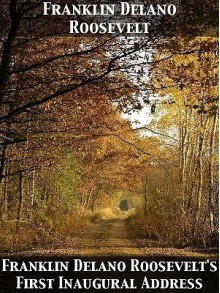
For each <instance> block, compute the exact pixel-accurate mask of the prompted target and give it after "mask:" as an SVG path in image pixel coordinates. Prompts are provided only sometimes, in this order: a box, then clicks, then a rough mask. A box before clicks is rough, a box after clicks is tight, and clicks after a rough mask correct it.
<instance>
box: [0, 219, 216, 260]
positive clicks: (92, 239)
mask: <svg viewBox="0 0 220 293" xmlns="http://www.w3.org/2000/svg"><path fill="white" fill-rule="evenodd" d="M1 255H2V256H13V255H14V256H22V257H23V256H27V257H32V256H66V257H67V256H85V257H94V256H97V257H99V256H101V257H103V256H107V257H108V256H109V257H111V256H116V257H117V256H120V257H126V256H127V257H129V256H137V257H144V256H145V257H146V256H147V257H152V256H157V257H162V256H163V257H164V256H165V257H171V256H172V257H191V258H201V259H203V258H217V254H216V253H211V252H209V253H207V252H206V253H204V252H203V251H198V250H189V249H177V248H172V247H161V246H160V245H159V243H157V242H155V241H154V243H153V244H152V241H150V240H149V241H147V242H146V241H145V240H143V239H131V238H130V235H129V231H128V225H127V221H126V215H124V216H123V215H121V216H118V217H113V218H109V219H98V220H97V221H96V222H95V223H92V224H91V225H90V226H89V228H88V227H87V228H86V230H85V231H81V233H79V235H77V237H74V238H70V239H69V240H68V241H65V242H56V243H54V244H51V245H50V246H49V245H47V246H44V247H38V248H33V249H31V250H28V251H21V252H14V253H2V254H1Z"/></svg>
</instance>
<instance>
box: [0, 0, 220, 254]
mask: <svg viewBox="0 0 220 293" xmlns="http://www.w3.org/2000/svg"><path fill="white" fill-rule="evenodd" d="M60 2H61V3H62V1H60ZM67 2H68V1H65V3H67ZM98 2H99V1H98ZM143 2H145V1H143ZM146 2H147V1H146ZM174 2H177V4H178V5H179V7H181V11H180V10H178V11H179V13H177V15H176V17H175V18H174V19H172V22H170V21H169V15H168V16H163V17H162V19H161V20H160V21H158V22H157V25H155V27H153V29H151V31H150V33H149V34H148V35H147V36H146V35H139V36H138V37H137V36H133V35H131V36H129V35H110V34H108V35H106V34H105V35H101V36H100V35H93V36H92V37H91V36H90V35H85V36H77V37H75V36H73V35H69V34H65V33H64V32H65V30H68V22H65V21H63V22H62V21H61V20H62V19H64V20H65V17H64V16H61V17H62V18H59V16H57V17H58V18H56V17H54V18H51V17H50V16H49V15H48V16H43V13H42V11H43V10H42V9H43V8H42V7H43V5H42V3H43V1H39V0H34V1H29V0H20V1H17V0H14V1H13V0H11V1H5V0H3V1H0V7H1V8H0V26H1V28H2V29H1V32H0V35H1V42H0V52H1V54H0V249H1V250H2V251H11V250H19V249H26V248H28V247H34V246H37V245H43V244H46V243H53V242H56V241H58V240H62V241H65V239H68V238H74V237H76V236H77V235H78V233H79V232H80V231H82V230H84V231H88V230H89V229H90V227H91V225H92V223H93V222H94V221H97V219H99V218H100V217H101V214H102V211H103V210H106V209H108V210H110V211H113V212H114V213H117V212H118V207H119V204H120V202H121V201H122V200H127V201H128V203H129V205H130V209H131V210H132V212H131V215H130V217H129V218H128V219H127V221H128V225H129V227H130V229H131V231H132V233H134V234H135V235H137V237H141V238H143V239H153V240H155V241H157V243H159V245H163V246H174V247H187V246H190V247H192V246H193V247H200V248H210V247H217V246H218V227H219V218H218V215H219V211H218V176H219V174H218V169H219V165H218V61H219V60H218V30H217V28H216V24H217V22H216V11H217V10H218V7H217V3H216V1H212V0H211V1H209V4H208V5H209V9H207V2H206V1H199V6H198V5H197V4H198V1H190V0H187V1H181V0H180V1H174ZM195 11H197V13H196V17H194V18H193V20H192V18H191V15H193V13H194V12H195ZM58 19H59V21H57V20H58ZM139 21H140V20H139ZM140 117H141V119H140Z"/></svg>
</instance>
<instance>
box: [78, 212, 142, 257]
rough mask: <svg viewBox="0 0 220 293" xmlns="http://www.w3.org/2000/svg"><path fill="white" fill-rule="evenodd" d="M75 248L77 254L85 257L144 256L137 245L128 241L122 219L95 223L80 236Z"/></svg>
mask: <svg viewBox="0 0 220 293" xmlns="http://www.w3.org/2000/svg"><path fill="white" fill-rule="evenodd" d="M77 246H78V247H77V250H78V254H79V255H85V256H94V255H95V256H113V255H114V256H129V255H133V256H144V252H143V251H142V250H141V249H139V248H138V245H137V244H136V243H134V242H132V241H131V240H130V239H129V233H128V231H127V225H126V220H125V219H123V218H115V219H103V220H99V221H97V222H96V223H94V224H93V225H92V227H91V229H90V230H89V231H87V232H86V233H85V234H82V235H81V237H80V239H79V241H78V243H77Z"/></svg>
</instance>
